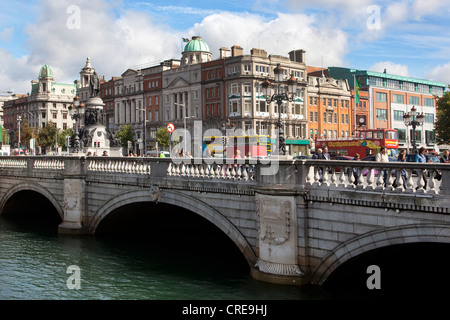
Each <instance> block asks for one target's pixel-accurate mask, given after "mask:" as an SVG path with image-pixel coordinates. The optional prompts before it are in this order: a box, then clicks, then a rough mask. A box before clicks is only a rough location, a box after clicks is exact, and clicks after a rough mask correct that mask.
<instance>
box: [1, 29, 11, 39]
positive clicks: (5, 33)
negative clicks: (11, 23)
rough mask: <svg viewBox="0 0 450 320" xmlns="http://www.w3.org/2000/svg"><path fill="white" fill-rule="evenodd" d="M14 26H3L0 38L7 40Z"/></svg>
mask: <svg viewBox="0 0 450 320" xmlns="http://www.w3.org/2000/svg"><path fill="white" fill-rule="evenodd" d="M13 33H14V28H5V29H3V31H1V32H0V39H1V40H3V41H9V40H10V39H11V37H12V36H13Z"/></svg>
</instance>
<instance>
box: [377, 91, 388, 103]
mask: <svg viewBox="0 0 450 320" xmlns="http://www.w3.org/2000/svg"><path fill="white" fill-rule="evenodd" d="M376 100H377V101H378V102H386V101H387V94H386V93H384V92H377V93H376Z"/></svg>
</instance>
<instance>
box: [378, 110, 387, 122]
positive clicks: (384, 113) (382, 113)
mask: <svg viewBox="0 0 450 320" xmlns="http://www.w3.org/2000/svg"><path fill="white" fill-rule="evenodd" d="M377 120H382V121H387V110H386V109H377Z"/></svg>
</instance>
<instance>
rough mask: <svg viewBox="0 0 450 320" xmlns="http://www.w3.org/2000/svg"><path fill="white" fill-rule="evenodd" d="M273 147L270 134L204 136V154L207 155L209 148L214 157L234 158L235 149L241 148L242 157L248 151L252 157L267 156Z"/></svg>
mask: <svg viewBox="0 0 450 320" xmlns="http://www.w3.org/2000/svg"><path fill="white" fill-rule="evenodd" d="M271 149H272V143H271V140H270V137H269V136H268V135H248V136H207V137H203V156H207V155H208V150H209V151H210V153H211V155H212V156H213V157H218V158H233V157H234V153H235V151H236V150H239V151H240V152H241V158H244V157H245V156H246V155H247V154H248V153H249V154H250V155H251V157H252V158H266V157H270V155H271V152H272V150H271Z"/></svg>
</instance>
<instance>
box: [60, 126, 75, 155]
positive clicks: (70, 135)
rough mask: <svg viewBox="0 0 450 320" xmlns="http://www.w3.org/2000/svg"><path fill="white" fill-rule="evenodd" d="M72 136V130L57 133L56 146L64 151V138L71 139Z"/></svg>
mask: <svg viewBox="0 0 450 320" xmlns="http://www.w3.org/2000/svg"><path fill="white" fill-rule="evenodd" d="M73 135H74V132H73V130H72V129H66V130H62V131H61V132H58V146H60V147H61V146H62V147H63V148H64V149H66V150H67V148H66V136H69V137H72V136H73Z"/></svg>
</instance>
